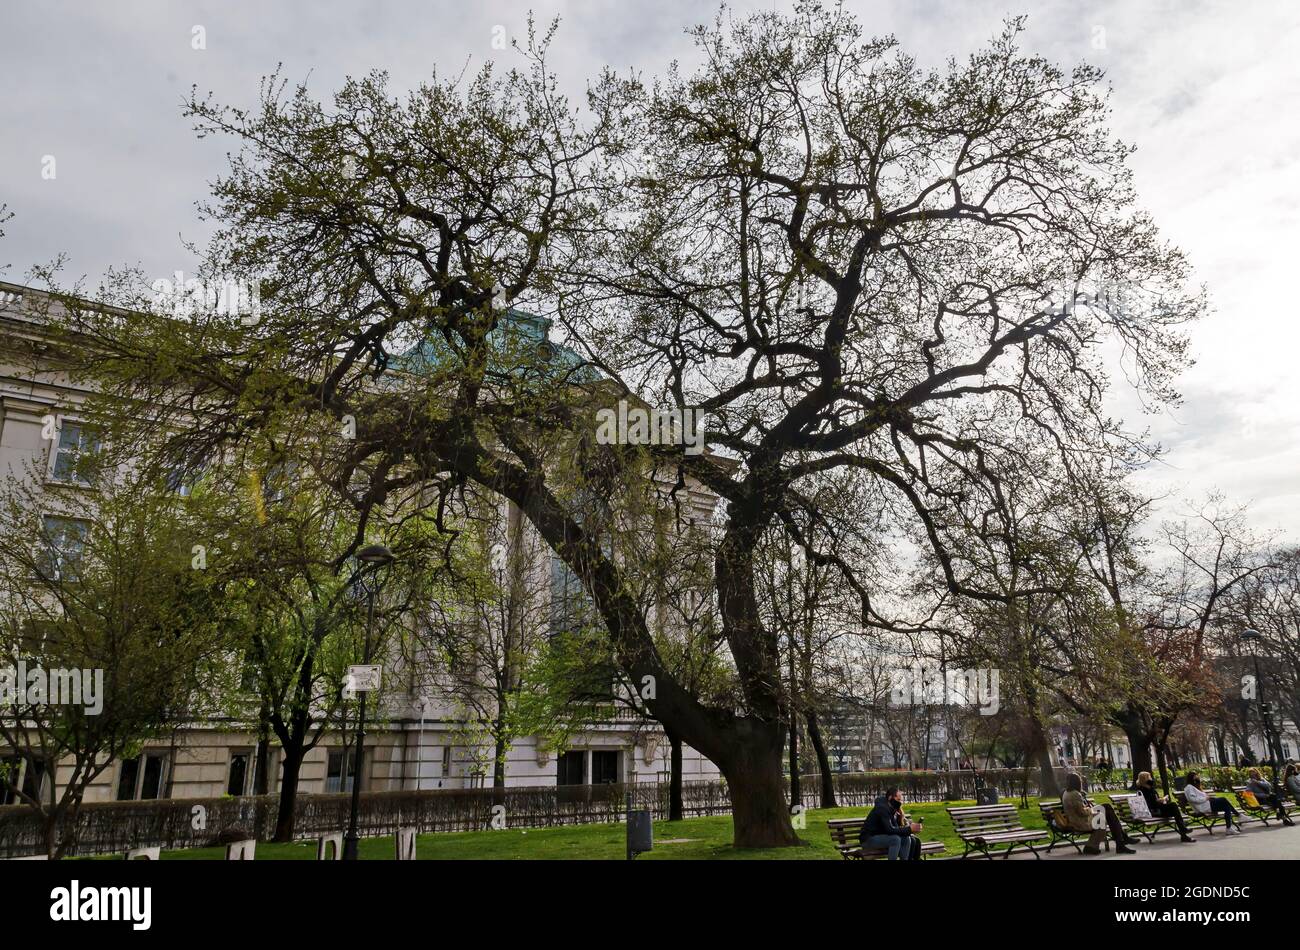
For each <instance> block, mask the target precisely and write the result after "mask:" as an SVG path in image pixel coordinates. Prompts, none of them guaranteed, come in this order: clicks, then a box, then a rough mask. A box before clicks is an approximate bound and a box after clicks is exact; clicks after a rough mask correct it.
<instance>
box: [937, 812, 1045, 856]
mask: <svg viewBox="0 0 1300 950" xmlns="http://www.w3.org/2000/svg"><path fill="white" fill-rule="evenodd" d="M948 817H950V818H951V819H952V827H953V830H954V831H956V832H957V837H959V838H961V840H962V843H963V844H965V845H966V851H965V853H963V854H962V857H963V858H966V857H970V853H971V852H972V851H979V852H981V853H982V854H983V855H984V857H986V858H990V859H991V858H992V857H993V852H992V851H991V850H990V849H992V848H996V847H998V846H999V845H1007V846H1008V847H1007V850H1006V851H1004V852H1003V854H1002V857H1003V858H1007V857H1010V855H1011V852H1012V851H1014V850H1016V848H1018V847H1020V846H1021V845H1023V846H1024V847H1026V848H1028V849H1029V851H1030V853H1032V854H1033V856H1034V857H1035V858H1039V857H1040V855H1039V853H1038V849H1037V848H1036V847H1034V843H1035V842H1038V841H1045V840H1047V839H1048V838H1049V837H1050V834H1051V833H1050V832H1048V831H1031V830H1030V829H1028V828H1026V827H1025V826H1024V825H1022V824H1021V823H1020V815H1018V814H1017V813H1016V806H1015V805H1010V804H1008V805H971V806H965V807H962V808H949V809H948Z"/></svg>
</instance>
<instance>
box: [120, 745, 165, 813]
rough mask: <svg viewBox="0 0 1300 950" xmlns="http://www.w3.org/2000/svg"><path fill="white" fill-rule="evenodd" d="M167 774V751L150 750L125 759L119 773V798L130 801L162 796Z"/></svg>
mask: <svg viewBox="0 0 1300 950" xmlns="http://www.w3.org/2000/svg"><path fill="white" fill-rule="evenodd" d="M166 774H167V755H166V753H162V752H150V753H147V754H144V755H138V756H136V757H135V758H132V759H123V760H122V764H121V765H120V766H119V767H118V773H117V800H118V801H119V802H129V801H149V800H150V799H154V798H162V795H163V791H164V788H165V785H164V778H165V776H166Z"/></svg>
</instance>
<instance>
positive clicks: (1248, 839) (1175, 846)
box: [1007, 821, 1300, 861]
mask: <svg viewBox="0 0 1300 950" xmlns="http://www.w3.org/2000/svg"><path fill="white" fill-rule="evenodd" d="M1192 838H1193V839H1195V841H1196V843H1195V844H1184V843H1183V842H1181V841H1179V840H1178V835H1177V834H1174V833H1173V832H1165V833H1163V834H1158V835H1156V840H1155V842H1154V843H1152V844H1148V843H1147V840H1146V839H1145V838H1143V839H1141V844H1137V845H1134V846H1133V849H1134V850H1135V851H1137V854H1131V855H1128V854H1116V853H1115V852H1114V850H1111V851H1109V852H1107V851H1102V853H1101V854H1100V855H1088V854H1079V853H1078V852H1077V851H1075V850H1074V849H1073V848H1071V847H1070V846H1069V845H1066V844H1061V845H1058V846H1057V848H1056V850H1055V851H1053V852H1052V853H1051V854H1044V855H1043V860H1045V861H1225V860H1229V859H1233V858H1245V859H1249V860H1256V861H1259V860H1264V861H1295V860H1297V859H1300V826H1297V827H1295V828H1287V827H1284V826H1282V825H1280V824H1278V823H1277V822H1275V821H1274V822H1270V823H1269V826H1268V827H1267V828H1265V827H1264V826H1263V825H1262V824H1259V823H1258V822H1253V823H1247V825H1246V830H1245V831H1243V832H1242V833H1241V834H1239V835H1227V834H1224V832H1223V826H1222V825H1220V826H1219V827H1217V828H1215V829H1214V836H1213V837H1211V836H1210V834H1209V833H1208V832H1207V831H1205V830H1204V829H1193V831H1192ZM1114 847H1115V846H1114V844H1113V843H1112V844H1111V848H1112V849H1113V848H1114ZM1022 857H1023V859H1024V860H1028V861H1032V860H1034V856H1033V855H1032V854H1029V853H1028V852H1025V853H1024V855H1021V853H1020V852H1019V851H1016V852H1015V853H1014V854H1012V855H1011V857H1010V858H1008V859H1007V860H1009V861H1016V860H1020V859H1021V858H1022Z"/></svg>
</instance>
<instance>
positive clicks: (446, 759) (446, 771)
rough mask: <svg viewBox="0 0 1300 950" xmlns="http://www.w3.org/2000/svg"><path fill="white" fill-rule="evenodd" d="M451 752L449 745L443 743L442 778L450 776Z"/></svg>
mask: <svg viewBox="0 0 1300 950" xmlns="http://www.w3.org/2000/svg"><path fill="white" fill-rule="evenodd" d="M451 752H452V747H451V746H449V745H445V746H443V747H442V777H443V778H449V777H450V776H451Z"/></svg>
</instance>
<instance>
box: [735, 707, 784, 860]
mask: <svg viewBox="0 0 1300 950" xmlns="http://www.w3.org/2000/svg"><path fill="white" fill-rule="evenodd" d="M737 726H738V728H737V730H736V732H737V733H738V735H737V736H736V737H735V739H734V740H733V741H732V742H731V744H730V745H729V747H728V748H727V754H726V755H725V756H722V757H721V758H722V759H723V761H721V762H719V763H717V764H718V768H720V769H721V770H722V774H723V775H724V776H726V779H727V787H728V789H729V790H730V792H731V815H732V826H733V828H734V829H735V842H734V843H735V846H736V847H737V848H785V847H791V846H793V845H797V844H799V836H798V835H796V834H795V833H794V827H793V826H792V825H791V823H790V810H789V805H788V803H787V802H786V799H785V782H783V781H782V776H781V752H782V746H783V745H784V743H783V742H782V738H783V737H782V731H783V730H782V729H781V727H780V724H779V723H763V722H759V721H757V720H739V721H738V722H737Z"/></svg>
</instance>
